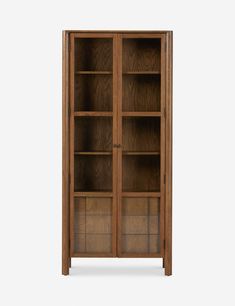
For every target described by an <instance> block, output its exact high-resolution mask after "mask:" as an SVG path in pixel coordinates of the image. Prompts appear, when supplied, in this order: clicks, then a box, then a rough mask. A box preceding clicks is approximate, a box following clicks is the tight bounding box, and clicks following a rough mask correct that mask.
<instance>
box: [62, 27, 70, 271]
mask: <svg viewBox="0 0 235 306" xmlns="http://www.w3.org/2000/svg"><path fill="white" fill-rule="evenodd" d="M68 44H69V37H68V34H67V33H65V32H63V57H62V61H63V79H62V88H63V93H62V97H63V100H62V106H63V109H62V113H63V115H62V168H63V170H62V182H63V186H62V187H63V188H62V274H63V275H68V273H69V266H70V256H69V234H70V228H69V227H70V223H69V201H70V191H69V51H68Z"/></svg>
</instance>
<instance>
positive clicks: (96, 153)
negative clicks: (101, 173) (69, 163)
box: [74, 152, 112, 155]
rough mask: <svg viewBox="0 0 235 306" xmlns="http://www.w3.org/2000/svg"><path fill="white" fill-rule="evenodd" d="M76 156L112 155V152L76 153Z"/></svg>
mask: <svg viewBox="0 0 235 306" xmlns="http://www.w3.org/2000/svg"><path fill="white" fill-rule="evenodd" d="M74 155H112V152H74Z"/></svg>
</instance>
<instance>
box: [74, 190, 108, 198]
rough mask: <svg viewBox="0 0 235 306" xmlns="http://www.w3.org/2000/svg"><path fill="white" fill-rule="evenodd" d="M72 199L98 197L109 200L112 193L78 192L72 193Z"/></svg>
mask: <svg viewBox="0 0 235 306" xmlns="http://www.w3.org/2000/svg"><path fill="white" fill-rule="evenodd" d="M73 196H74V197H99V198H111V197H112V196H113V193H112V192H107V191H98V192H97V191H95V192H93V191H89V192H87V191H79V192H74V193H73Z"/></svg>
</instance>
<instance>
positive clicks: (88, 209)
mask: <svg viewBox="0 0 235 306" xmlns="http://www.w3.org/2000/svg"><path fill="white" fill-rule="evenodd" d="M71 35H72V37H71V51H70V52H71V56H70V57H71V63H70V67H71V71H70V82H71V92H70V102H71V119H70V120H71V121H70V133H71V141H70V160H71V165H70V168H71V189H70V192H71V203H70V211H71V215H70V220H71V233H70V236H71V250H70V251H71V255H72V256H73V257H76V256H114V255H115V253H116V217H115V215H116V209H115V206H116V202H115V195H116V188H115V179H114V164H115V162H114V160H115V156H114V154H113V142H114V140H115V135H114V129H113V126H115V122H114V116H113V105H114V104H116V101H115V98H114V90H113V88H114V82H115V80H114V77H113V76H114V75H115V73H116V71H115V70H116V65H115V63H114V60H113V50H114V48H113V45H114V39H113V38H114V35H112V34H90V35H89V34H82V33H79V34H71Z"/></svg>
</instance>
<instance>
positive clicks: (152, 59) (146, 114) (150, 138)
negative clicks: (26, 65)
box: [118, 34, 165, 257]
mask: <svg viewBox="0 0 235 306" xmlns="http://www.w3.org/2000/svg"><path fill="white" fill-rule="evenodd" d="M163 46H164V44H163V38H162V37H161V35H160V34H159V35H157V34H155V35H149V34H148V36H144V35H141V36H139V35H137V34H136V35H134V34H125V35H124V34H123V35H122V36H121V39H120V50H121V53H122V56H121V60H120V63H119V80H120V84H121V85H120V87H121V94H120V96H119V125H120V128H119V132H120V135H119V142H120V144H121V150H120V153H119V160H120V164H121V166H120V185H119V191H120V197H119V218H118V220H119V231H118V234H119V239H118V253H119V256H121V257H161V256H162V250H163V237H164V233H163V231H164V223H163V220H164V218H163V215H164V209H163V207H164V150H165V145H164V139H165V136H164V124H165V119H164V82H165V81H164V49H163Z"/></svg>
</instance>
